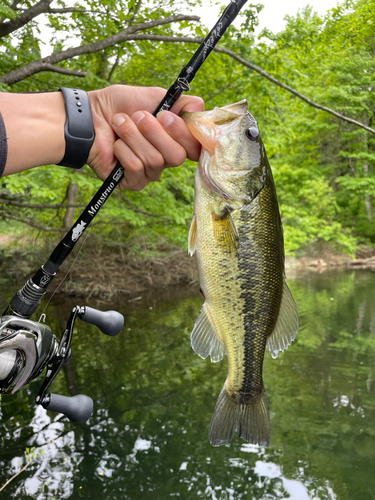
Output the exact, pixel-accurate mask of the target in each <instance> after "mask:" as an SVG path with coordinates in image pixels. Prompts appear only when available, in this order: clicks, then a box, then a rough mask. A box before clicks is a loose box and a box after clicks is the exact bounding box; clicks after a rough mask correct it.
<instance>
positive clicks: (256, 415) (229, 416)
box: [209, 385, 271, 446]
mask: <svg viewBox="0 0 375 500" xmlns="http://www.w3.org/2000/svg"><path fill="white" fill-rule="evenodd" d="M236 431H238V435H239V437H241V438H243V439H245V441H247V442H249V443H253V444H259V445H262V446H269V444H270V441H271V423H270V417H269V414H268V405H267V398H266V391H265V389H264V386H263V390H262V394H261V397H260V398H259V399H258V400H256V401H253V402H251V401H250V402H249V403H247V404H239V403H236V402H235V401H233V399H232V398H231V397H230V396H229V395H228V393H227V391H226V389H225V385H224V387H223V388H222V390H221V393H220V395H219V398H218V400H217V403H216V406H215V410H214V414H213V416H212V420H211V425H210V432H209V438H210V443H211V444H212V445H213V446H220V445H221V444H224V443H228V442H229V441H231V440H232V439H233V436H234V433H235V432H236Z"/></svg>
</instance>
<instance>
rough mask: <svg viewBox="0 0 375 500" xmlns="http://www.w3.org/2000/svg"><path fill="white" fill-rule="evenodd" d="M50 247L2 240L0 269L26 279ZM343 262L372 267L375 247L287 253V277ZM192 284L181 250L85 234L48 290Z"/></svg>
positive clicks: (188, 260)
mask: <svg viewBox="0 0 375 500" xmlns="http://www.w3.org/2000/svg"><path fill="white" fill-rule="evenodd" d="M25 249H27V252H26V251H25ZM52 249H53V247H52V248H37V247H35V245H34V246H33V245H31V244H30V242H29V244H25V242H23V244H22V246H18V245H17V246H10V247H9V246H7V245H1V243H0V271H1V273H2V275H3V276H5V277H7V276H8V277H11V278H12V279H13V280H16V281H17V282H22V281H26V280H27V279H28V278H30V277H31V276H32V275H33V274H34V273H35V272H36V270H37V269H38V268H39V267H40V265H41V264H42V263H44V262H45V261H46V260H47V258H48V256H49V255H50V253H51V250H52ZM344 267H345V268H356V269H358V268H362V269H372V270H374V271H375V250H374V249H372V248H363V249H361V250H360V251H359V252H358V253H357V255H356V258H355V259H351V258H350V257H348V255H345V254H340V253H335V252H332V251H331V250H328V249H325V250H320V251H319V252H314V253H313V254H310V255H304V256H300V257H298V258H295V257H287V258H286V274H287V277H291V276H292V275H293V274H295V273H298V274H299V273H302V272H305V271H315V272H318V273H322V272H325V271H327V270H330V269H333V268H344ZM194 285H196V286H198V272H197V266H196V261H195V258H194V257H193V258H192V257H190V256H189V255H188V254H187V252H186V250H184V249H178V248H176V249H174V250H173V251H171V250H170V249H161V250H160V251H159V252H158V253H156V252H155V253H153V254H152V253H150V254H149V255H147V256H145V255H143V256H140V255H139V254H136V253H134V252H133V253H130V254H129V253H127V252H126V251H124V250H123V248H121V247H113V246H102V247H100V248H99V247H98V246H97V244H95V241H90V239H89V240H87V242H86V244H85V246H84V248H83V250H82V251H79V250H74V251H73V252H72V254H71V255H70V256H69V258H68V259H67V261H66V262H65V263H64V264H63V265H62V266H61V268H60V269H59V271H58V273H57V276H56V278H55V279H54V280H53V282H52V283H51V285H50V287H49V290H50V291H56V293H59V294H63V295H72V296H84V297H87V298H89V297H102V298H110V297H111V296H114V295H117V294H120V295H121V294H122V295H128V296H130V295H133V294H136V293H138V292H140V291H144V290H149V289H155V290H157V289H161V288H164V287H166V286H194Z"/></svg>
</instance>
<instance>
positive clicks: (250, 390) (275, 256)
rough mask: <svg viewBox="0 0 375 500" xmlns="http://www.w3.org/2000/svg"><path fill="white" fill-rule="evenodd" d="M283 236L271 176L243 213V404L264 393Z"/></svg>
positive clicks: (240, 250)
mask: <svg viewBox="0 0 375 500" xmlns="http://www.w3.org/2000/svg"><path fill="white" fill-rule="evenodd" d="M249 223H250V225H251V230H249ZM280 233H281V222H280V215H279V211H278V206H277V200H276V197H275V192H274V188H273V179H272V177H269V178H268V182H267V183H266V186H265V188H264V189H263V190H262V192H261V193H260V195H259V197H258V202H257V203H254V206H253V208H252V209H251V210H243V212H242V214H241V227H240V228H239V235H240V238H239V239H240V243H239V247H238V258H239V263H238V267H239V271H240V276H239V278H240V282H241V290H242V292H241V296H240V297H241V299H242V300H243V304H244V306H243V326H244V332H245V339H244V378H243V382H242V385H241V388H240V393H241V398H242V399H243V400H244V401H243V403H245V402H248V401H249V400H252V399H256V398H257V397H259V396H260V394H261V392H262V385H263V383H262V368H263V358H264V351H265V347H266V341H267V337H268V335H270V333H271V332H272V331H273V328H274V326H275V324H276V320H277V316H278V314H279V308H280V303H281V296H282V286H283V259H282V246H283V244H282V233H281V234H280ZM280 242H281V243H280ZM245 400H246V401H245Z"/></svg>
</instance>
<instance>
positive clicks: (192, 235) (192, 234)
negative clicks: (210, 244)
mask: <svg viewBox="0 0 375 500" xmlns="http://www.w3.org/2000/svg"><path fill="white" fill-rule="evenodd" d="M196 240H197V219H196V217H195V215H194V217H193V220H192V221H191V226H190V231H189V240H188V252H189V255H191V256H192V255H194V252H195V245H196Z"/></svg>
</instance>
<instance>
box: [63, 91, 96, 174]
mask: <svg viewBox="0 0 375 500" xmlns="http://www.w3.org/2000/svg"><path fill="white" fill-rule="evenodd" d="M59 90H60V91H61V93H62V94H63V96H64V101H65V110H66V120H65V125H64V137H65V154H64V157H63V159H62V160H61V161H60V162H59V163H58V164H59V165H62V166H65V167H71V168H75V169H79V168H81V167H83V166H84V165H85V164H86V163H87V158H88V156H89V153H90V150H91V147H92V145H93V142H94V139H95V132H94V122H93V118H92V113H91V106H90V100H89V97H88V95H87V93H86V92H85V91H84V90H81V89H71V88H67V87H61V88H60V89H59Z"/></svg>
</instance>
